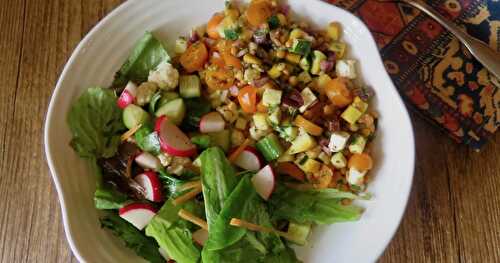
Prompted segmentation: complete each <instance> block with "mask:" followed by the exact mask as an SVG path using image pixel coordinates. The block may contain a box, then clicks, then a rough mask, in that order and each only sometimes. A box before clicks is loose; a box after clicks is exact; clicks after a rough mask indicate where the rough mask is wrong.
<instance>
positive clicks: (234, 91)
mask: <svg viewBox="0 0 500 263" xmlns="http://www.w3.org/2000/svg"><path fill="white" fill-rule="evenodd" d="M239 92H240V90H239V89H238V87H236V86H234V85H233V86H231V87H230V88H229V93H230V94H231V96H234V97H236V96H238V93H239Z"/></svg>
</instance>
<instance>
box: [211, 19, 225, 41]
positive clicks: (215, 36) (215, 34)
mask: <svg viewBox="0 0 500 263" xmlns="http://www.w3.org/2000/svg"><path fill="white" fill-rule="evenodd" d="M222 19H224V14H222V13H215V14H214V15H213V16H212V18H210V20H209V21H208V23H207V34H208V36H209V37H210V38H213V39H218V38H219V37H220V36H219V31H218V30H217V27H218V26H219V24H220V22H221V21H222Z"/></svg>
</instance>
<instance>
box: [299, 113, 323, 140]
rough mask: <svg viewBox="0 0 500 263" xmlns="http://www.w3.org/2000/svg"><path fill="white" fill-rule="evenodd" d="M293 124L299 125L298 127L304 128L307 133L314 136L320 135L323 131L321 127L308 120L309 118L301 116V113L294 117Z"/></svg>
mask: <svg viewBox="0 0 500 263" xmlns="http://www.w3.org/2000/svg"><path fill="white" fill-rule="evenodd" d="M294 124H295V125H297V126H299V127H302V128H303V129H304V130H306V132H307V133H309V134H311V135H314V136H320V135H321V134H322V133H323V128H321V127H319V126H318V125H316V124H314V123H312V122H310V121H309V120H307V119H306V118H304V117H302V116H301V115H298V116H297V117H296V118H295V121H294Z"/></svg>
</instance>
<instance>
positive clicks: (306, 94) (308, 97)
mask: <svg viewBox="0 0 500 263" xmlns="http://www.w3.org/2000/svg"><path fill="white" fill-rule="evenodd" d="M300 95H301V96H302V98H303V99H304V105H302V106H301V107H300V108H299V111H300V112H301V113H304V112H305V111H306V110H307V108H309V107H310V106H311V105H313V104H314V103H315V102H316V101H317V100H318V98H317V97H316V95H314V92H312V90H311V89H310V88H309V87H307V88H305V89H303V90H302V91H301V92H300Z"/></svg>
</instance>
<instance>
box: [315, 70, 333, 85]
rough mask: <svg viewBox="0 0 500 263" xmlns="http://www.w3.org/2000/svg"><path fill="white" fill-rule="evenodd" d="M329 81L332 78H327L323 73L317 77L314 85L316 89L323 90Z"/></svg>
mask: <svg viewBox="0 0 500 263" xmlns="http://www.w3.org/2000/svg"><path fill="white" fill-rule="evenodd" d="M330 80H332V78H330V76H328V75H327V74H325V73H321V74H320V75H319V77H317V82H316V84H317V85H318V88H320V89H323V88H324V87H325V85H326V83H328V82H329V81H330Z"/></svg>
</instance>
